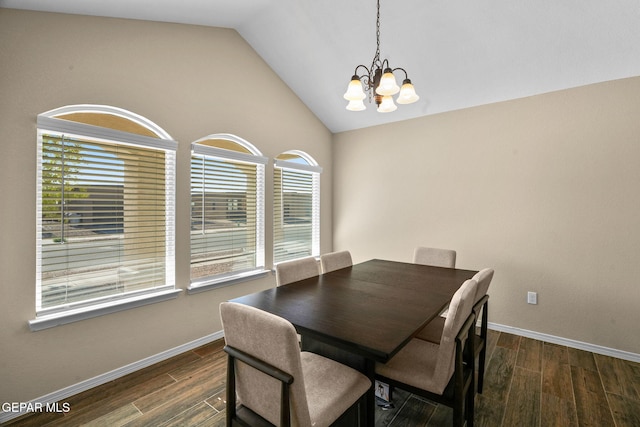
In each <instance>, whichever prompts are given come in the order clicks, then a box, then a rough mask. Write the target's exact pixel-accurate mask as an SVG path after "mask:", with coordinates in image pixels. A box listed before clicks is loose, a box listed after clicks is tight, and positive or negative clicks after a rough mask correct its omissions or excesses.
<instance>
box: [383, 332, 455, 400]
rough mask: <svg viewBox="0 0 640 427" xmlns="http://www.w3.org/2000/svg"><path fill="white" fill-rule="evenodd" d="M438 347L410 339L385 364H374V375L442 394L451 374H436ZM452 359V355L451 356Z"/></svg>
mask: <svg viewBox="0 0 640 427" xmlns="http://www.w3.org/2000/svg"><path fill="white" fill-rule="evenodd" d="M438 349H439V345H438V344H434V343H431V342H428V341H424V340H421V339H416V338H414V339H412V340H411V341H409V343H407V345H405V346H404V347H403V348H402V350H400V351H399V352H398V353H397V354H396V355H395V356H393V357H392V358H391V360H389V361H388V362H387V363H376V374H379V375H382V376H385V377H387V378H390V379H393V380H396V381H400V382H402V383H404V384H408V385H411V386H414V387H417V388H420V389H423V390H427V391H429V392H432V393H436V394H442V392H443V391H444V389H445V387H446V386H447V384H448V382H449V380H450V379H451V374H452V372H446V373H438V375H436V373H435V372H434V371H435V366H436V362H437V358H438ZM451 356H452V357H453V353H452V355H451Z"/></svg>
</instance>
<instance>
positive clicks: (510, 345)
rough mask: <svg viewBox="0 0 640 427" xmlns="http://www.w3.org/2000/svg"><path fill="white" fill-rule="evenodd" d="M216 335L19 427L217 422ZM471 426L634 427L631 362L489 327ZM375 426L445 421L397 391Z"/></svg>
mask: <svg viewBox="0 0 640 427" xmlns="http://www.w3.org/2000/svg"><path fill="white" fill-rule="evenodd" d="M222 346H223V343H222V342H221V341H217V342H214V343H212V344H209V345H206V346H203V347H201V348H198V349H196V350H193V351H189V352H186V353H184V354H182V355H180V356H176V357H174V358H172V359H169V360H166V361H164V362H161V363H158V364H156V365H154V366H151V367H149V368H145V369H142V370H140V371H138V372H135V373H133V374H130V375H127V376H125V377H123V378H120V379H118V380H115V381H112V382H110V383H107V384H104V385H102V386H99V387H96V388H94V389H91V390H88V391H86V392H83V393H80V394H78V395H76V396H73V397H71V398H69V399H66V400H65V403H68V404H69V405H70V407H71V410H70V411H69V412H68V413H66V414H64V415H61V414H38V415H31V416H25V417H22V418H19V419H16V420H13V421H11V422H9V423H7V425H19V426H38V427H41V426H80V425H88V426H109V427H115V426H127V427H133V426H154V427H157V426H203V427H204V426H224V408H225V402H224V395H225V372H226V357H225V353H224V352H222ZM488 356H489V357H488V362H487V373H486V378H485V381H486V382H485V391H484V393H483V394H482V395H478V396H477V398H476V425H479V426H491V427H495V426H498V427H499V426H504V427H512V426H519V427H526V426H562V427H566V426H598V427H602V426H616V427H623V426H624V427H627V426H628V427H631V426H634V427H638V426H640V364H638V363H633V362H628V361H623V360H619V359H614V358H611V357H607V356H601V355H597V354H593V353H589V352H585V351H581V350H576V349H572V348H567V347H564V346H559V345H555V344H548V343H543V342H541V341H536V340H533V339H529V338H524V337H519V336H515V335H510V334H506V333H500V332H495V331H490V340H489V346H488ZM393 403H394V406H395V408H393V409H390V410H386V411H383V410H382V409H380V408H378V409H377V411H376V426H393V427H399V426H407V427H415V426H448V425H451V411H450V409H449V408H446V407H443V406H439V405H435V404H433V403H430V402H428V401H425V400H423V399H422V398H419V397H416V396H414V395H410V394H408V393H405V392H403V391H401V390H396V391H395V394H394V402H393Z"/></svg>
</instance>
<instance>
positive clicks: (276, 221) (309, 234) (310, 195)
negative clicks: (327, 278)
mask: <svg viewBox="0 0 640 427" xmlns="http://www.w3.org/2000/svg"><path fill="white" fill-rule="evenodd" d="M321 172H322V168H321V167H319V166H318V164H317V163H316V161H315V160H314V159H313V158H312V157H311V156H309V155H308V154H306V153H304V152H302V151H287V152H284V153H282V154H280V155H279V156H277V157H276V160H275V167H274V172H273V185H274V189H273V241H274V244H273V246H274V248H273V252H274V253H273V258H274V263H278V262H282V261H288V260H292V259H296V258H302V257H305V256H319V255H320V173H321Z"/></svg>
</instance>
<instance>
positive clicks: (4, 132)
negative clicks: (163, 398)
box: [0, 9, 332, 402]
mask: <svg viewBox="0 0 640 427" xmlns="http://www.w3.org/2000/svg"><path fill="white" fill-rule="evenodd" d="M238 83H242V84H243V87H244V89H240V87H239V85H238ZM240 97H245V99H244V100H241V99H240ZM81 103H88V104H106V105H112V106H116V107H121V108H124V109H127V110H129V111H132V112H134V113H137V114H140V115H142V116H144V117H146V118H148V119H150V120H152V121H153V122H155V123H157V124H158V125H159V126H161V127H162V128H164V129H165V130H166V131H167V132H168V133H169V134H170V135H171V136H172V137H173V138H174V139H176V140H177V141H178V142H179V149H178V156H177V158H178V166H177V167H178V176H177V193H178V196H177V233H176V244H177V255H176V263H177V264H176V278H177V286H178V287H180V288H183V289H184V288H186V287H187V286H188V284H189V240H188V236H189V214H190V212H189V202H190V201H189V158H190V149H189V145H190V143H191V142H192V141H194V140H196V139H199V138H201V137H204V136H206V135H209V134H212V133H232V134H235V135H238V136H240V137H242V138H244V139H246V140H248V141H249V142H251V143H253V144H254V145H255V146H257V147H258V148H259V149H260V150H261V151H262V152H263V154H264V155H265V156H268V157H270V158H273V157H275V156H276V155H278V154H279V153H281V152H283V151H286V150H291V149H300V150H303V151H305V152H307V153H309V154H310V155H311V156H313V157H314V158H315V159H316V160H317V161H318V163H319V164H320V165H321V166H322V167H323V168H324V173H323V174H322V183H321V185H322V199H321V206H322V223H321V230H322V235H321V238H322V250H323V251H328V250H330V249H331V245H332V242H331V227H332V226H331V210H332V208H331V188H332V183H331V177H332V169H331V134H330V132H329V131H328V130H327V129H326V128H325V127H324V126H323V125H322V123H321V122H320V121H319V120H318V119H317V118H316V117H315V116H314V115H313V114H312V113H311V112H310V111H309V110H308V109H307V108H306V107H305V105H304V104H303V103H302V102H301V101H300V100H299V99H298V98H297V97H296V96H295V94H293V93H292V92H291V91H290V90H289V89H288V87H287V86H286V85H285V84H284V83H283V82H282V81H281V80H280V79H279V78H278V77H277V76H276V75H275V74H274V73H273V72H272V70H271V69H270V68H269V67H268V66H267V65H266V64H265V63H264V62H263V61H262V60H261V59H260V58H259V57H258V56H257V54H256V53H255V52H254V51H253V50H252V49H251V47H250V46H249V45H248V44H247V43H246V42H245V41H244V40H243V39H242V38H241V37H240V36H239V35H238V34H237V33H236V32H235V31H233V30H228V29H214V28H206V27H197V26H186V25H175V24H164V23H151V22H143V21H133V20H120V19H103V18H93V17H81V16H72V15H62V14H48V13H38V12H24V11H15V10H9V9H0V146H1V149H2V155H1V156H0V171H1V172H0V173H1V174H2V179H0V194H1V195H2V203H1V205H0V213H1V219H2V220H1V221H0V236H2V239H0V287H1V289H2V296H1V298H0V384H1V385H0V402H17V401H26V400H31V399H35V398H38V397H40V396H43V395H46V394H48V393H51V392H55V391H58V390H60V389H62V388H64V387H67V386H70V385H73V384H76V383H78V382H80V381H83V380H87V379H90V378H93V377H95V376H98V375H101V374H104V373H106V372H109V371H111V370H114V369H117V368H120V367H123V366H125V365H127V364H130V363H133V362H137V361H139V360H142V359H144V358H146V357H149V356H152V355H155V354H158V353H160V352H163V351H165V350H168V349H172V348H175V347H177V346H180V345H183V344H185V343H188V342H191V341H193V340H196V339H199V338H202V337H205V336H207V335H209V334H212V333H215V332H217V331H220V330H221V325H220V321H219V317H218V304H219V303H220V302H221V301H224V300H227V299H230V298H233V297H236V296H240V295H244V294H247V293H250V292H253V291H256V290H260V289H263V288H266V287H269V286H274V285H275V278H274V277H273V276H272V275H269V276H268V277H267V278H265V279H262V280H256V281H252V282H248V283H245V284H240V285H236V286H233V287H227V288H223V289H220V290H214V291H209V292H204V293H200V294H195V295H187V294H186V293H183V294H182V295H181V296H180V297H179V298H177V299H175V300H171V301H168V302H163V303H158V304H154V305H150V306H146V307H142V308H136V309H132V310H128V311H124V312H120V313H115V314H110V315H106V316H103V317H98V318H94V319H90V320H85V321H81V322H76V323H72V324H69V325H65V326H59V327H55V328H52V329H47V330H43V331H40V332H30V331H29V328H28V325H27V321H28V320H30V319H33V318H34V317H35V248H36V246H35V224H36V218H35V202H36V197H35V195H36V189H35V181H36V180H35V178H36V125H35V123H36V116H37V115H38V114H39V113H42V112H45V111H48V110H51V109H54V108H57V107H61V106H64V105H69V104H81ZM271 184H272V174H271V171H270V168H267V188H268V189H269V188H270V187H271ZM266 199H267V234H266V236H267V241H266V243H267V248H269V247H271V245H272V234H271V232H270V227H271V225H272V220H271V209H272V204H271V199H272V197H271V192H270V191H269V190H267V198H266ZM271 261H272V259H271V253H270V251H269V250H268V251H267V266H270V265H271Z"/></svg>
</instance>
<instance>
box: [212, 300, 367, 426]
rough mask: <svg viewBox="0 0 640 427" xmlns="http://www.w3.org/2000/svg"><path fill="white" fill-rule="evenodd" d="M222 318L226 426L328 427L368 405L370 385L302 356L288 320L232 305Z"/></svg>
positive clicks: (319, 360) (335, 364)
mask: <svg viewBox="0 0 640 427" xmlns="http://www.w3.org/2000/svg"><path fill="white" fill-rule="evenodd" d="M220 317H221V319H222V326H223V330H224V338H225V342H226V346H225V348H224V350H225V352H227V354H228V364H227V409H226V410H227V415H226V416H227V426H234V425H251V426H256V425H274V426H276V425H277V426H290V425H295V426H300V427H311V426H315V427H322V426H329V425H331V424H332V423H333V422H334V421H336V420H338V419H339V418H340V417H341V416H342V415H343V414H344V412H345V411H347V410H348V409H349V408H351V407H352V406H354V405H355V404H358V405H361V404H362V403H363V402H364V399H365V398H366V397H363V396H364V395H365V393H366V392H367V390H368V389H369V388H370V386H371V381H370V380H369V379H368V378H367V377H366V376H365V375H363V374H362V373H360V372H358V371H356V370H354V369H352V368H349V367H347V366H345V365H343V364H341V363H338V362H336V361H333V360H331V359H327V358H325V357H323V356H320V355H317V354H314V353H308V352H301V351H300V349H299V347H298V340H297V338H296V330H295V328H294V327H293V325H292V324H291V323H290V322H289V321H287V320H286V319H283V318H282V317H279V316H276V315H274V314H271V313H267V312H265V311H262V310H259V309H257V308H254V307H250V306H246V305H243V304H238V303H233V302H223V303H222V304H220ZM236 397H237V398H238V401H239V402H238V401H236ZM238 403H239V405H238ZM360 409H361V410H364V409H363V408H360ZM267 422H268V423H269V424H266V423H267Z"/></svg>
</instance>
